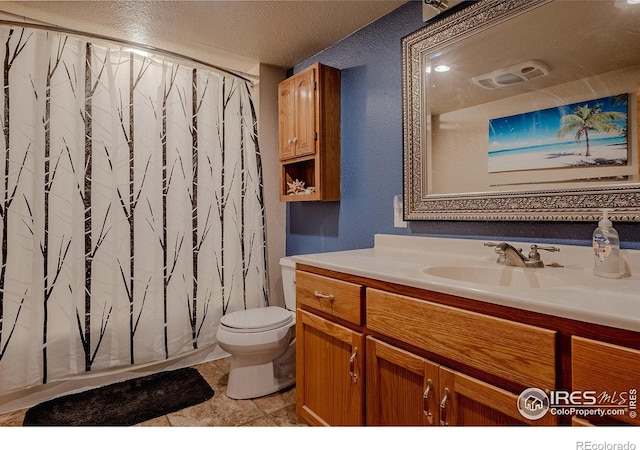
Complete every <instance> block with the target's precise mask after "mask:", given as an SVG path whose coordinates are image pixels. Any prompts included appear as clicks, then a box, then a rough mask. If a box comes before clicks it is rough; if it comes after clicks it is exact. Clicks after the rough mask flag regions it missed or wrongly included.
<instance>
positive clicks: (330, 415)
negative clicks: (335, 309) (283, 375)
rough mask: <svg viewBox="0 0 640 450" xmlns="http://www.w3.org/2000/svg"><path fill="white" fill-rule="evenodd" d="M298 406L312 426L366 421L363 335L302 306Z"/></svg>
mask: <svg viewBox="0 0 640 450" xmlns="http://www.w3.org/2000/svg"><path fill="white" fill-rule="evenodd" d="M296 320H297V322H296V384H297V386H296V395H297V401H296V411H297V413H298V415H299V416H300V417H302V418H303V419H304V420H305V421H307V422H308V423H310V424H312V425H334V426H335V425H363V424H364V387H365V380H364V370H363V369H364V352H365V347H364V342H365V341H364V335H363V334H362V333H358V332H356V331H353V330H351V329H349V328H346V327H343V326H341V325H338V324H336V323H334V322H330V321H328V320H326V319H323V318H321V317H319V316H316V315H315V314H311V313H309V312H306V311H303V310H301V309H298V311H297V319H296Z"/></svg>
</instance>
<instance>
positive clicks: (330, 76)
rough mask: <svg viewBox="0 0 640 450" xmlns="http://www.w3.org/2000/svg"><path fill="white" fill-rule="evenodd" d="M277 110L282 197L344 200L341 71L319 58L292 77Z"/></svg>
mask: <svg viewBox="0 0 640 450" xmlns="http://www.w3.org/2000/svg"><path fill="white" fill-rule="evenodd" d="M278 110H279V122H280V125H279V153H280V200H281V201H286V202H290V201H310V200H339V199H340V71H339V70H338V69H334V68H332V67H328V66H324V65H322V64H319V63H316V64H314V65H312V66H310V67H308V68H307V69H305V70H303V71H301V72H299V73H297V74H295V75H293V76H292V77H290V78H287V79H286V80H284V81H283V82H282V83H280V85H279V86H278ZM293 186H295V189H292V187H293ZM292 191H295V192H292Z"/></svg>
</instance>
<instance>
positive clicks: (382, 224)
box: [286, 1, 640, 255]
mask: <svg viewBox="0 0 640 450" xmlns="http://www.w3.org/2000/svg"><path fill="white" fill-rule="evenodd" d="M424 25H425V24H424V23H423V22H422V5H421V2H419V1H411V2H409V3H407V4H405V5H403V6H401V7H400V8H398V9H396V10H395V11H392V12H391V13H390V14H388V15H386V16H385V17H383V18H381V19H380V20H378V21H376V22H374V23H372V24H371V25H369V26H367V27H365V28H363V29H362V30H360V31H358V32H356V33H354V34H352V35H351V36H349V37H347V38H345V39H343V40H342V41H340V42H338V43H337V44H335V45H333V46H332V47H329V48H327V49H325V50H323V51H322V52H321V53H319V54H317V55H315V56H314V57H312V58H310V59H308V60H306V61H304V62H302V63H301V64H298V65H296V66H295V67H294V69H293V72H294V73H297V72H299V71H300V70H302V69H304V68H305V67H307V66H309V65H310V64H313V63H315V62H320V63H322V64H326V65H328V66H332V67H336V68H338V69H341V70H342V80H341V83H342V84H341V89H342V92H341V134H342V142H341V146H342V147H341V152H342V160H341V164H342V167H341V171H342V178H341V200H340V201H339V202H296V203H289V204H288V205H287V237H286V239H287V255H294V254H302V253H318V252H327V251H336V250H351V249H356V248H366V247H371V246H373V235H374V234H376V233H390V234H419V235H432V236H449V237H471V238H478V239H502V240H512V241H530V242H541V243H545V242H556V243H574V244H579V245H591V234H592V233H593V230H594V228H595V227H596V224H595V223H593V224H592V223H577V222H575V223H570V222H468V221H414V222H411V223H410V227H409V228H394V227H393V197H394V195H400V194H402V78H401V58H402V51H401V46H400V42H401V39H402V37H404V36H406V35H408V34H410V33H412V32H413V31H416V30H418V29H420V28H422V27H423V26H424ZM615 227H616V229H617V230H618V232H619V233H620V239H621V241H622V245H623V247H626V248H640V224H637V223H624V224H623V223H620V224H615Z"/></svg>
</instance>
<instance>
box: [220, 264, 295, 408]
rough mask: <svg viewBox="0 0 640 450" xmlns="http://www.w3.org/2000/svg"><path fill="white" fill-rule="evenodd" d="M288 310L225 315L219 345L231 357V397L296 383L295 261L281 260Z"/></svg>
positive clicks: (251, 395)
mask: <svg viewBox="0 0 640 450" xmlns="http://www.w3.org/2000/svg"><path fill="white" fill-rule="evenodd" d="M280 267H281V269H282V285H283V290H284V302H285V308H282V307H279V306H267V307H264V308H251V309H246V310H241V311H235V312H232V313H230V314H226V315H224V316H222V318H221V319H220V326H219V327H218V332H217V339H218V345H219V346H220V347H221V348H222V349H223V350H224V351H226V352H227V353H229V354H230V355H231V368H230V369H229V381H228V383H227V397H229V398H233V399H249V398H256V397H261V396H263V395H267V394H271V393H273V392H276V391H279V390H281V389H284V388H286V387H289V386H291V385H292V384H294V383H295V381H296V365H295V363H296V361H295V359H296V355H295V324H296V291H295V262H294V261H293V260H292V259H291V258H286V257H285V258H281V259H280Z"/></svg>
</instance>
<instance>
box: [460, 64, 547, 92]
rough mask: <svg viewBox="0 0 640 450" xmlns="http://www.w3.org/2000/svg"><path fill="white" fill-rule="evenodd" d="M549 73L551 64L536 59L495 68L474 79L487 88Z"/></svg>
mask: <svg viewBox="0 0 640 450" xmlns="http://www.w3.org/2000/svg"><path fill="white" fill-rule="evenodd" d="M548 74H549V66H547V65H546V64H545V63H543V62H540V61H537V60H535V59H533V60H531V61H527V62H523V63H520V64H516V65H515V66H511V67H507V68H504V69H498V70H494V71H493V72H490V73H485V74H483V75H478V76H476V77H473V78H472V80H473V82H474V83H475V84H477V85H478V86H480V87H483V88H485V89H496V88H501V87H509V86H513V85H514V84H520V83H524V82H525V81H529V80H533V79H534V78H539V77H542V76H545V75H548Z"/></svg>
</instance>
